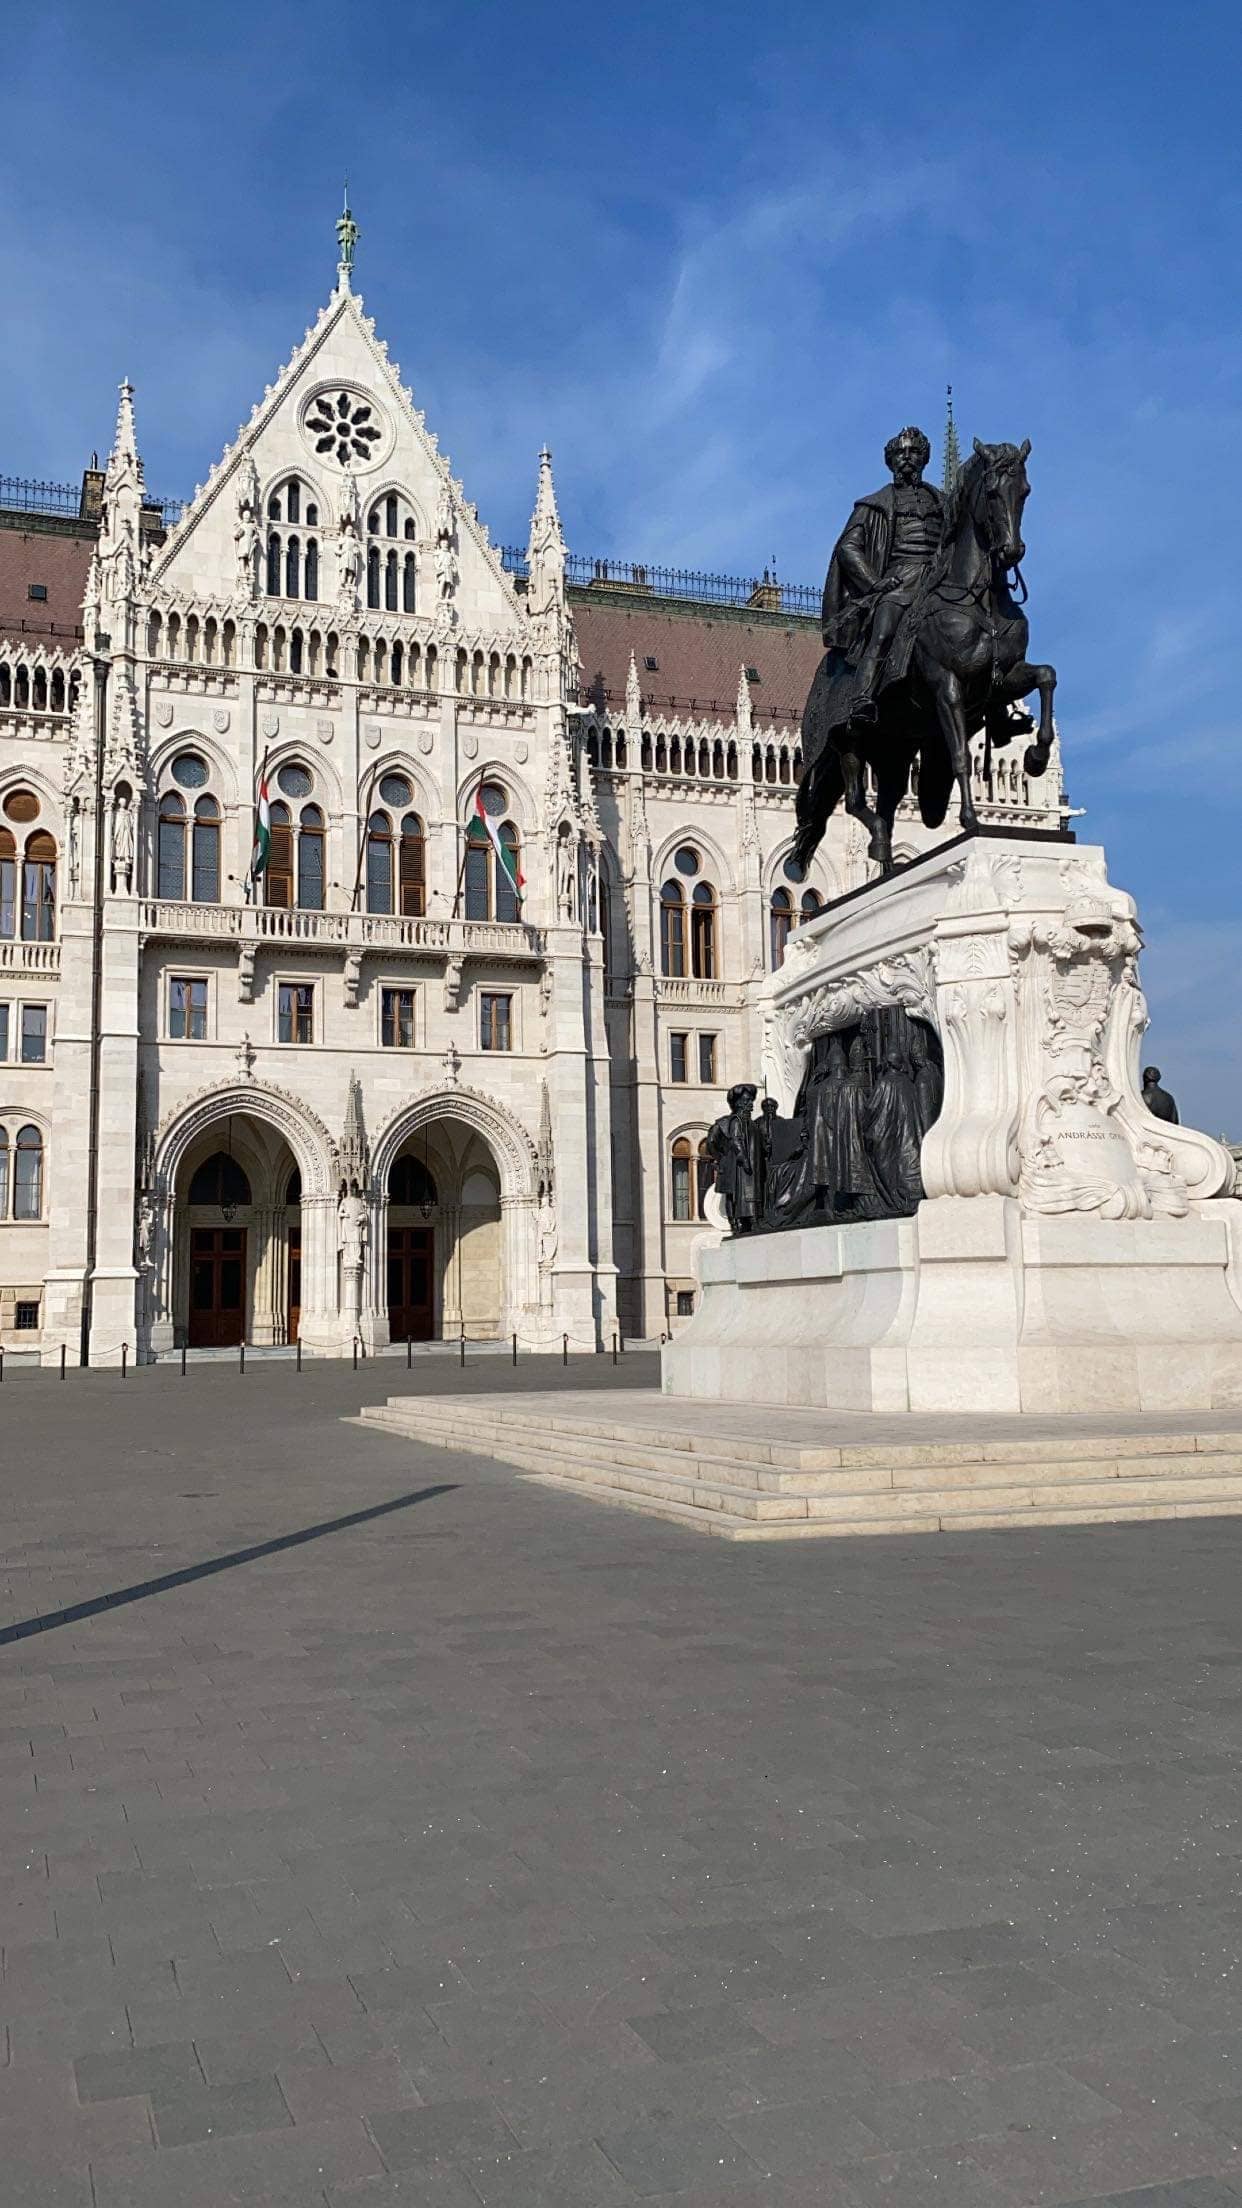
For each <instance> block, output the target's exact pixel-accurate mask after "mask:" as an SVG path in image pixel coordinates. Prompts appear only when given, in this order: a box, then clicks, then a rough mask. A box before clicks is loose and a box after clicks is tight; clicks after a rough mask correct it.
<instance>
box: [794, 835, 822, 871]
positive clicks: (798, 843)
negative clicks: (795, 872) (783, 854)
mask: <svg viewBox="0 0 1242 2208" xmlns="http://www.w3.org/2000/svg"><path fill="white" fill-rule="evenodd" d="M823 835H824V831H823V829H822V828H815V827H812V826H811V825H810V824H809V823H808V824H807V825H806V826H805V827H802V828H799V830H798V832H797V834H796V835H795V837H794V840H793V852H792V857H793V860H794V864H795V865H796V866H800V867H801V869H802V871H803V873H804V874H805V872H806V870H807V868H808V866H809V865H810V863H811V861H812V859H813V858H814V856H815V854H816V852H817V851H818V849H819V847H820V844H821V842H822V841H823Z"/></svg>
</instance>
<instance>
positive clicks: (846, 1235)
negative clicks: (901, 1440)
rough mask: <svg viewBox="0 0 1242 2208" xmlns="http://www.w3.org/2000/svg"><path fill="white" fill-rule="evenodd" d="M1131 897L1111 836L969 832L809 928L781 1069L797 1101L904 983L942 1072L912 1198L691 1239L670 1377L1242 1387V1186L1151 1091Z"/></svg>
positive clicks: (767, 1039) (999, 1397) (764, 1385)
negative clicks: (885, 1209)
mask: <svg viewBox="0 0 1242 2208" xmlns="http://www.w3.org/2000/svg"><path fill="white" fill-rule="evenodd" d="M1140 943H1141V938H1140V935H1139V930H1138V925H1137V920H1136V915H1135V908H1134V904H1133V901H1132V899H1130V898H1129V897H1128V896H1126V895H1125V894H1124V892H1122V891H1119V890H1116V889H1113V888H1112V887H1111V886H1110V884H1109V882H1108V879H1107V874H1106V869H1105V863H1104V854H1103V852H1102V851H1101V850H1100V849H1099V848H1097V847H1092V846H1085V847H1081V848H1078V847H1075V846H1072V845H1069V844H1067V843H1066V842H1064V841H1062V840H1060V839H1057V838H1046V839H1045V838H1039V839H1035V838H1031V839H1028V838H1025V837H1020V836H1008V835H1007V836H1003V837H996V838H991V837H972V838H970V839H965V840H962V841H959V842H957V843H955V844H950V845H947V846H943V847H942V848H941V849H939V850H937V851H933V852H930V853H929V854H928V855H927V857H926V858H924V859H922V860H919V861H915V862H914V863H913V864H912V865H911V866H910V867H908V868H906V869H903V871H902V872H901V873H900V874H899V875H896V876H894V877H893V878H892V879H891V880H889V881H886V882H882V883H876V884H873V885H871V886H869V887H868V888H867V889H866V890H864V891H861V892H859V893H857V894H855V895H854V896H853V897H850V898H845V899H842V900H841V901H840V903H838V904H837V905H835V906H833V907H832V908H830V909H829V910H828V911H827V912H826V913H825V914H824V915H823V917H822V918H821V919H820V920H819V921H817V922H814V923H812V924H811V925H810V926H809V927H806V928H804V929H801V930H799V932H798V934H797V936H795V937H794V938H792V939H791V942H790V945H789V949H788V952H787V955H786V961H785V965H784V967H783V968H782V969H781V971H780V973H778V974H775V975H773V977H772V980H771V982H770V984H769V985H768V989H767V992H766V1001H765V1007H764V1079H765V1083H766V1086H767V1090H768V1093H769V1094H771V1095H775V1096H776V1097H777V1098H778V1100H779V1103H780V1108H781V1110H782V1112H783V1113H789V1112H791V1111H792V1109H793V1105H794V1100H795V1098H796V1096H797V1093H798V1089H799V1087H800V1084H801V1080H802V1075H803V1071H804V1069H805V1066H806V1063H807V1059H808V1057H809V1054H810V1050H811V1046H812V1044H813V1042H814V1040H815V1038H816V1037H817V1036H819V1035H824V1034H828V1033H831V1032H833V1031H834V1030H836V1029H838V1028H844V1027H846V1026H848V1025H850V1024H851V1023H852V1022H855V1021H857V1020H858V1019H859V1018H860V1016H861V1015H862V1014H863V1013H864V1012H866V1011H868V1010H870V1009H873V1008H875V1007H878V1006H883V1005H900V1006H902V1007H903V1008H904V1009H905V1010H906V1011H907V1012H908V1013H909V1014H910V1015H911V1016H912V1017H914V1018H917V1019H921V1020H924V1021H926V1022H927V1023H928V1024H929V1025H930V1026H932V1027H933V1028H934V1029H935V1030H936V1032H937V1034H938V1035H939V1037H940V1042H941V1046H942V1050H943V1053H944V1070H945V1093H944V1103H943V1107H942V1110H941V1113H940V1117H939V1119H938V1120H937V1122H936V1124H935V1125H934V1126H933V1127H932V1128H931V1129H930V1131H929V1132H928V1134H927V1135H926V1136H925V1138H924V1141H923V1146H922V1160H921V1162H922V1174H923V1183H924V1188H925V1190H926V1200H925V1201H924V1202H923V1203H922V1204H921V1205H920V1206H919V1208H918V1210H917V1212H916V1214H915V1216H914V1217H913V1218H910V1219H888V1220H878V1221H875V1222H873V1223H867V1224H857V1225H846V1226H814V1227H805V1228H802V1229H800V1230H796V1231H792V1232H786V1233H775V1234H757V1235H753V1236H738V1237H732V1238H724V1239H722V1240H720V1241H719V1242H717V1243H715V1244H714V1245H713V1244H711V1243H708V1244H707V1245H706V1246H705V1247H703V1248H702V1250H701V1253H700V1257H699V1271H700V1280H701V1293H700V1297H699V1305H698V1309H697V1311H696V1313H695V1316H694V1319H693V1320H692V1322H691V1323H690V1325H689V1326H688V1327H686V1328H685V1329H684V1330H683V1332H682V1333H681V1334H680V1335H679V1337H678V1339H677V1341H676V1342H674V1343H672V1344H670V1345H669V1346H668V1347H667V1348H666V1349H665V1351H664V1357H663V1374H664V1380H663V1384H664V1388H665V1391H666V1392H667V1393H668V1394H671V1395H678V1396H689V1397H700V1398H708V1399H715V1400H721V1399H723V1400H736V1401H739V1402H740V1401H749V1402H766V1403H776V1404H808V1405H811V1404H814V1405H824V1406H829V1407H837V1408H840V1409H852V1410H876V1411H887V1412H893V1411H903V1410H909V1411H972V1410H978V1411H980V1412H990V1413H996V1412H1014V1411H1040V1412H1050V1411H1094V1410H1100V1411H1105V1410H1107V1411H1155V1410H1177V1411H1180V1410H1206V1409H1211V1408H1218V1407H1222V1406H1227V1405H1235V1404H1242V1203H1240V1202H1239V1201H1238V1199H1237V1197H1236V1196H1235V1194H1234V1190H1235V1185H1236V1168H1235V1165H1234V1161H1233V1158H1232V1157H1231V1155H1230V1153H1229V1152H1228V1151H1227V1150H1226V1149H1225V1148H1224V1146H1223V1145H1222V1144H1220V1143H1217V1142H1214V1141H1212V1139H1211V1138H1210V1137H1209V1136H1207V1135H1202V1134H1199V1133H1198V1132H1197V1131H1196V1130H1194V1129H1193V1128H1187V1127H1174V1126H1169V1125H1167V1124H1166V1123H1165V1122H1164V1121H1161V1120H1156V1119H1153V1118H1152V1116H1151V1115H1150V1114H1149V1113H1148V1111H1147V1110H1146V1107H1145V1106H1144V1104H1143V1102H1142V1100H1141V1097H1140V1094H1139V1049H1140V1041H1141V1037H1142V1034H1143V1031H1144V1029H1145V1027H1146V1025H1147V1010H1146V1005H1145V1003H1144V1000H1143V996H1142V993H1141V990H1140V988H1139V984H1138V975H1137V956H1138V951H1139V948H1140Z"/></svg>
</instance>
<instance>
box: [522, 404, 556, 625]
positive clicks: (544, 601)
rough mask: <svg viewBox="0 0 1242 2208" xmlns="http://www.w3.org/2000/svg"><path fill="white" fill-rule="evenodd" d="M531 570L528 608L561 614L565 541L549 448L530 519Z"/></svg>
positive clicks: (542, 461) (541, 457) (528, 553)
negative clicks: (557, 506) (557, 505)
mask: <svg viewBox="0 0 1242 2208" xmlns="http://www.w3.org/2000/svg"><path fill="white" fill-rule="evenodd" d="M526 556H527V565H528V567H529V570H530V582H529V586H528V596H527V604H528V606H529V608H530V611H531V612H532V614H541V613H553V612H560V611H561V609H562V608H563V606H564V603H565V537H564V533H563V531H562V529H561V517H560V515H559V513H558V512H557V509H556V489H555V486H554V484H553V482H552V455H551V453H550V452H549V451H548V448H547V446H546V445H545V446H544V448H543V450H542V452H541V453H540V455H539V488H538V490H537V491H536V493H535V510H534V512H533V514H532V515H531V517H530V537H529V540H528V543H527V550H526Z"/></svg>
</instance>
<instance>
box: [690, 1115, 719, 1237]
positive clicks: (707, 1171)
mask: <svg viewBox="0 0 1242 2208" xmlns="http://www.w3.org/2000/svg"><path fill="white" fill-rule="evenodd" d="M694 1163H695V1181H696V1184H697V1185H696V1188H695V1204H694V1210H695V1217H696V1218H698V1219H702V1218H704V1217H705V1216H706V1215H705V1213H704V1209H703V1205H704V1202H705V1199H706V1196H707V1191H708V1189H709V1188H710V1187H711V1185H712V1183H713V1181H714V1180H715V1178H716V1160H715V1159H714V1158H713V1157H712V1156H711V1154H710V1152H709V1151H708V1147H707V1137H706V1135H704V1136H703V1138H702V1140H701V1142H700V1143H699V1148H698V1155H697V1157H696V1158H695V1161H694Z"/></svg>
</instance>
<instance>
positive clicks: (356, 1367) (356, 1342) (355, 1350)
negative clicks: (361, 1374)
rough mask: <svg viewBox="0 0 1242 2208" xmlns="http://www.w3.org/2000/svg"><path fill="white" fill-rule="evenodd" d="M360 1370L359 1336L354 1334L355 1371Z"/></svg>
mask: <svg viewBox="0 0 1242 2208" xmlns="http://www.w3.org/2000/svg"><path fill="white" fill-rule="evenodd" d="M357 1370H358V1337H357V1335H356V1334H355V1336H354V1371H355V1372H357Z"/></svg>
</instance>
